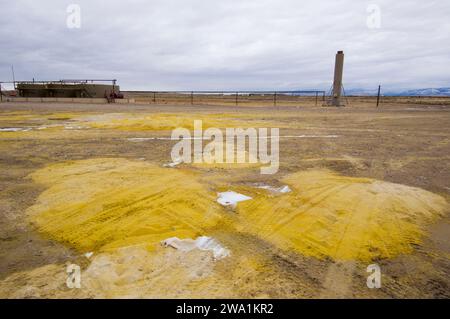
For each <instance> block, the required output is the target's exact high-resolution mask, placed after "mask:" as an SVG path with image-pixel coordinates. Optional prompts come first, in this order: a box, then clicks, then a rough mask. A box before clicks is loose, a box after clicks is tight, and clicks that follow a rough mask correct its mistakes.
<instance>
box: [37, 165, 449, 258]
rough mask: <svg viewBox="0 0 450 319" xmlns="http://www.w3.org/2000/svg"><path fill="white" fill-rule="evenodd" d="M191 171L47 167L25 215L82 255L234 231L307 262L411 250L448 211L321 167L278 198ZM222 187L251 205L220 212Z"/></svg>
mask: <svg viewBox="0 0 450 319" xmlns="http://www.w3.org/2000/svg"><path fill="white" fill-rule="evenodd" d="M195 171H196V170H190V169H189V167H185V168H182V169H180V168H177V169H171V168H162V167H159V166H156V165H153V164H149V163H145V162H142V161H131V160H126V159H91V160H83V161H76V162H65V163H60V164H55V165H50V166H48V167H46V168H43V169H41V170H38V171H36V172H35V173H33V174H32V178H33V179H34V180H35V181H36V182H38V183H41V184H44V185H46V186H47V187H48V189H47V190H46V191H44V192H43V193H42V194H41V195H40V196H39V198H38V201H37V203H36V204H35V205H34V206H32V207H31V208H30V209H29V213H30V218H31V220H32V221H33V222H34V223H35V224H36V225H37V226H38V228H39V229H40V230H41V231H43V232H44V233H46V234H47V235H48V236H50V237H51V238H54V239H56V240H58V241H61V242H65V243H67V244H69V245H71V246H72V247H75V248H77V249H79V250H81V251H93V250H94V251H98V250H109V249H111V248H117V247H125V246H130V245H138V244H139V245H140V244H144V245H147V247H154V244H155V243H158V242H160V241H161V240H164V239H166V238H169V237H173V236H177V237H179V238H196V237H198V236H202V235H208V236H214V232H216V231H222V232H228V233H231V234H232V233H233V232H236V230H237V231H239V232H242V233H250V234H252V235H255V236H257V237H259V238H260V239H263V240H265V241H268V242H270V243H272V244H274V245H275V246H276V247H278V248H280V249H283V250H293V251H295V252H297V253H301V254H303V255H306V256H313V257H317V258H324V257H329V258H332V259H334V260H364V261H369V260H372V259H376V258H391V257H394V256H397V255H399V254H404V253H410V252H411V251H412V248H413V244H417V243H419V242H420V240H421V238H422V237H423V235H424V227H425V226H426V225H428V224H429V223H430V222H432V221H433V220H434V219H435V218H437V217H439V216H440V215H441V214H443V213H445V210H446V209H447V203H446V201H445V199H444V198H442V197H440V196H438V195H435V194H433V193H430V192H428V191H425V190H422V189H418V188H414V187H408V186H405V185H399V184H393V183H388V182H383V181H377V180H374V179H369V178H353V177H345V176H340V175H337V174H335V173H333V172H331V171H327V170H312V171H303V172H298V173H294V174H291V175H288V176H286V177H285V178H283V179H282V180H281V182H283V183H284V184H287V185H289V186H290V188H291V189H292V192H289V193H284V194H275V195H274V194H273V193H271V192H270V191H266V190H261V189H257V188H254V187H249V186H243V185H238V186H234V187H233V185H222V184H223V183H224V182H225V183H226V178H225V179H223V177H221V176H218V175H217V174H210V175H208V176H209V177H208V178H205V176H203V178H200V177H201V176H200V175H199V173H196V172H195ZM235 177H236V176H234V177H233V178H235ZM219 180H220V181H219ZM213 185H216V186H213ZM220 185H222V186H223V187H222V186H220ZM221 187H222V188H223V189H224V190H228V189H230V190H235V191H238V192H241V193H243V194H245V195H248V196H251V197H252V198H253V199H252V200H248V201H244V202H241V203H239V204H238V206H237V210H236V212H234V213H233V212H230V211H226V210H225V209H224V208H223V207H221V206H220V205H218V204H217V203H216V192H217V191H220V189H221ZM228 217H229V218H228ZM232 237H233V236H232Z"/></svg>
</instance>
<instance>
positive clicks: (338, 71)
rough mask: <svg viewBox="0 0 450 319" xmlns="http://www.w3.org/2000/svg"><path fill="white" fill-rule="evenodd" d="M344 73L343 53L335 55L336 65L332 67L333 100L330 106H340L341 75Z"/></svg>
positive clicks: (339, 52)
mask: <svg viewBox="0 0 450 319" xmlns="http://www.w3.org/2000/svg"><path fill="white" fill-rule="evenodd" d="M343 73H344V51H338V52H337V54H336V64H335V66H334V82H333V99H332V102H331V104H332V105H334V106H341V105H342V104H341V95H342V74H343Z"/></svg>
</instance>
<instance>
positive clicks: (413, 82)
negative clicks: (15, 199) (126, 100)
mask: <svg viewBox="0 0 450 319" xmlns="http://www.w3.org/2000/svg"><path fill="white" fill-rule="evenodd" d="M71 3H77V4H79V5H80V7H81V28H80V29H69V28H67V26H66V18H67V13H66V8H67V6H68V5H69V4H71ZM371 3H374V4H376V5H378V6H379V7H380V9H381V28H379V29H369V28H368V27H367V24H366V19H367V17H368V15H369V13H368V12H367V11H366V10H367V6H368V5H369V4H371ZM0 5H1V8H2V18H1V20H0V37H1V38H0V39H1V40H0V78H1V79H2V80H5V79H10V65H11V64H14V66H15V70H16V78H18V79H23V80H28V79H31V78H33V77H34V78H36V79H41V80H48V79H60V78H98V77H101V78H117V79H119V83H120V85H121V86H122V88H124V89H143V90H153V89H187V90H190V89H224V90H225V89H300V88H302V89H308V88H309V89H312V88H320V89H328V88H329V87H330V85H331V81H332V71H333V63H334V61H333V59H334V54H335V52H336V51H337V50H341V49H342V50H344V51H345V53H346V69H345V75H344V83H345V86H346V87H347V88H373V87H376V86H377V85H378V83H382V84H383V86H384V87H385V88H388V89H398V88H421V87H439V86H449V80H450V54H449V52H450V22H449V21H450V20H449V19H448V17H449V16H450V4H449V2H448V0H435V1H427V2H425V1H419V0H408V1H407V0H400V1H395V2H392V1H387V0H379V1H360V0H359V1H357V0H316V1H296V0H278V1H275V0H271V1H268V0H252V1H250V0H240V1H237V0H227V1H213V0H209V1H207V0H203V1H201V0H152V1H144V0H142V1H141V0H132V1H118V0H110V1H108V2H104V1H92V0H91V1H89V0H72V1H57V0H54V1H51V0H41V1H31V0H28V1H27V0H22V1H21V0H14V1H7V0H0Z"/></svg>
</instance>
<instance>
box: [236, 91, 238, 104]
mask: <svg viewBox="0 0 450 319" xmlns="http://www.w3.org/2000/svg"><path fill="white" fill-rule="evenodd" d="M236 106H238V92H236Z"/></svg>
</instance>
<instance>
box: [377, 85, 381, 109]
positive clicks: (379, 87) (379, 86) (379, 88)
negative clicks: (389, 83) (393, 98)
mask: <svg viewBox="0 0 450 319" xmlns="http://www.w3.org/2000/svg"><path fill="white" fill-rule="evenodd" d="M380 93H381V85H378V95H377V107H378V106H379V105H380Z"/></svg>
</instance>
